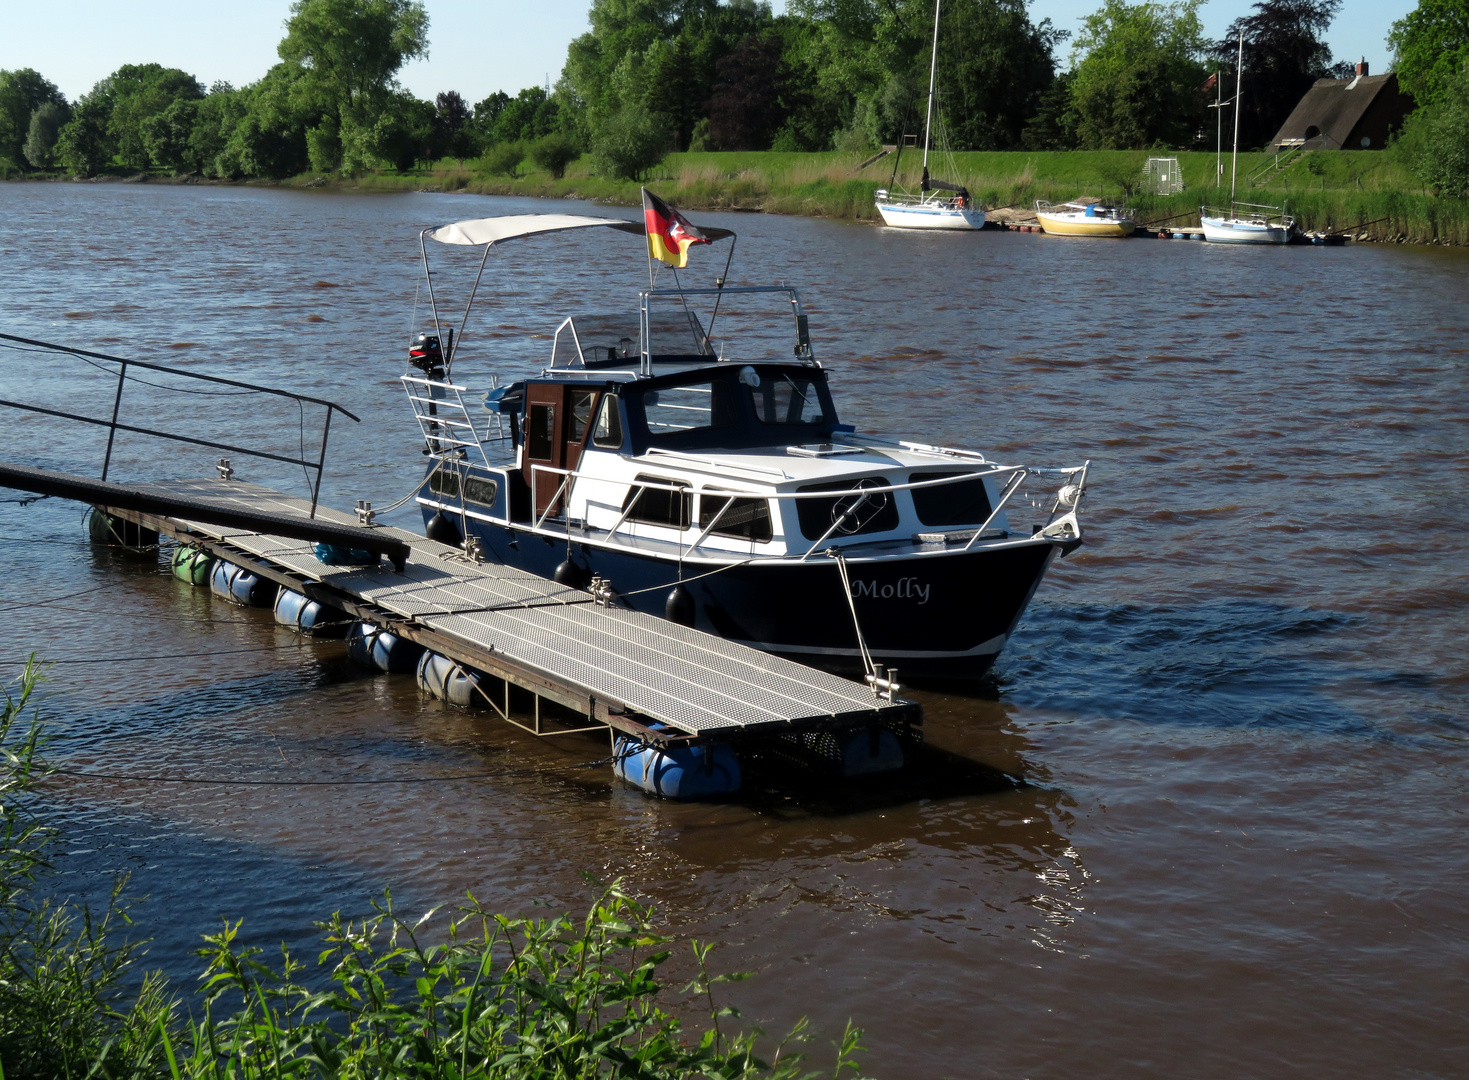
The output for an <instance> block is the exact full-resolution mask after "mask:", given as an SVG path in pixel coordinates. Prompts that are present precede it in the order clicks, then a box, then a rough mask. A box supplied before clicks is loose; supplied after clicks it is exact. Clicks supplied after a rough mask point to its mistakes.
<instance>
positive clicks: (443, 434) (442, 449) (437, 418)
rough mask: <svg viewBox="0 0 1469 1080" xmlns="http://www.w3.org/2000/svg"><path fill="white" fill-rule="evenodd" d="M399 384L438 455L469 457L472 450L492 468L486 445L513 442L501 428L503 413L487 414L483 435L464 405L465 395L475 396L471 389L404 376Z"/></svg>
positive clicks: (431, 450) (429, 446) (428, 441)
mask: <svg viewBox="0 0 1469 1080" xmlns="http://www.w3.org/2000/svg"><path fill="white" fill-rule="evenodd" d="M399 381H400V382H401V383H402V384H403V390H404V392H405V393H406V394H407V395H408V402H409V404H410V405H412V407H413V417H414V419H415V420H417V421H418V430H419V431H420V432H421V433H422V434H423V441H424V443H425V445H427V446H428V448H429V450H430V452H431V453H433V454H435V455H437V456H450V455H453V454H455V453H464V454H466V455H468V454H469V453H470V451H471V448H472V449H473V451H474V453H477V454H478V456H479V460H480V462H481V463H483V464H484V465H485V467H486V468H488V467H489V465H490V459H489V457H488V455H487V454H486V453H485V444H486V443H495V442H502V443H509V442H510V436H509V435H508V434H506V433H505V431H504V430H503V428H501V427H500V426H499V423H500V420H501V416H500V414H499V413H487V414H486V417H485V431H484V434H481V433H480V431H479V429H478V428H477V427H476V426H475V423H474V418H473V417H472V416H471V415H470V412H469V407H468V406H467V405H465V403H464V395H465V394H466V393H472V391H471V390H470V388H469V387H467V386H463V385H461V384H459V383H454V382H448V381H446V380H443V379H431V378H428V377H426V376H421V375H403V376H400V378H399Z"/></svg>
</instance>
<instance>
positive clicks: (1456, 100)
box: [1403, 60, 1469, 199]
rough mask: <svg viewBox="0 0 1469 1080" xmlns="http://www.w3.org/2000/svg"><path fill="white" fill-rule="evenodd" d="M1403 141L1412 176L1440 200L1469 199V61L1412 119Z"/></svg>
mask: <svg viewBox="0 0 1469 1080" xmlns="http://www.w3.org/2000/svg"><path fill="white" fill-rule="evenodd" d="M1403 141H1404V142H1405V143H1407V144H1408V145H1409V146H1410V147H1411V148H1412V154H1411V158H1410V162H1411V166H1412V169H1413V172H1414V173H1416V174H1417V176H1418V178H1419V179H1420V180H1422V181H1423V182H1424V183H1425V184H1427V185H1429V187H1431V188H1433V190H1434V191H1435V192H1436V193H1437V194H1438V195H1441V196H1447V197H1448V198H1453V199H1462V198H1465V197H1469V60H1466V61H1464V63H1463V64H1461V65H1460V67H1459V70H1458V72H1457V73H1456V74H1455V75H1454V76H1453V77H1452V78H1449V79H1446V80H1444V81H1443V82H1442V83H1441V84H1440V85H1439V87H1438V90H1437V97H1436V98H1435V99H1434V100H1433V101H1431V102H1430V103H1429V104H1428V105H1425V106H1423V107H1422V108H1420V109H1418V110H1417V111H1416V112H1414V113H1413V114H1412V115H1410V116H1409V117H1408V119H1407V121H1406V123H1405V124H1404V131H1403Z"/></svg>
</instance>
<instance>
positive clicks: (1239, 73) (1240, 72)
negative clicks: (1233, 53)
mask: <svg viewBox="0 0 1469 1080" xmlns="http://www.w3.org/2000/svg"><path fill="white" fill-rule="evenodd" d="M1244 82H1245V30H1244V27H1240V31H1239V59H1238V60H1236V61H1235V64H1234V151H1233V152H1232V153H1231V154H1230V157H1229V212H1230V213H1231V214H1232V213H1234V187H1235V179H1236V177H1238V175H1239V107H1240V99H1241V93H1240V91H1241V90H1243V89H1244Z"/></svg>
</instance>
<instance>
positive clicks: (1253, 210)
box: [1199, 30, 1296, 244]
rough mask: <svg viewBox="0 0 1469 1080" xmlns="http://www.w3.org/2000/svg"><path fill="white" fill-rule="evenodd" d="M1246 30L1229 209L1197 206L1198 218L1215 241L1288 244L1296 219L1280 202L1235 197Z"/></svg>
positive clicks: (1237, 90) (1238, 67)
mask: <svg viewBox="0 0 1469 1080" xmlns="http://www.w3.org/2000/svg"><path fill="white" fill-rule="evenodd" d="M1244 69H1245V33H1244V31H1243V30H1241V31H1240V35H1239V59H1238V61H1237V62H1236V64H1235V72H1236V75H1235V87H1234V152H1233V154H1232V155H1231V157H1230V165H1229V209H1228V210H1224V209H1222V208H1220V207H1215V206H1201V207H1199V220H1200V222H1201V223H1202V224H1203V227H1204V239H1205V240H1209V241H1212V242H1213V243H1216V244H1288V243H1290V238H1291V236H1292V234H1293V233H1294V232H1295V229H1296V220H1295V218H1293V217H1291V216H1290V215H1289V214H1287V213H1285V208H1284V207H1281V206H1265V205H1262V204H1260V203H1242V202H1238V201H1236V199H1235V187H1236V182H1237V180H1238V176H1239V107H1240V100H1241V97H1242V89H1243V86H1244V74H1245V71H1244Z"/></svg>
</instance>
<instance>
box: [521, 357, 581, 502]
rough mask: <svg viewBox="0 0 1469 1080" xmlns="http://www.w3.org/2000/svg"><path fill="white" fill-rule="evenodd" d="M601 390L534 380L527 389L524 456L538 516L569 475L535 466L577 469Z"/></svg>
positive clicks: (527, 477) (524, 465) (553, 500)
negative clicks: (565, 475) (535, 381)
mask: <svg viewBox="0 0 1469 1080" xmlns="http://www.w3.org/2000/svg"><path fill="white" fill-rule="evenodd" d="M597 397H598V392H597V391H596V390H589V389H587V388H586V387H583V386H567V385H566V384H565V383H531V384H530V385H528V386H527V387H526V389H525V436H524V438H525V454H524V455H523V457H522V459H521V460H522V462H523V465H522V468H523V470H524V475H525V482H526V484H527V486H529V487H530V488H531V490H532V491H533V492H535V516H536V517H537V518H539V517H540V516H541V515H542V514H544V513H545V512H546V509H547V508H548V507H550V506H551V505H552V504H553V502H563V503H564V500H557V498H556V493H557V491H559V490H560V488H561V483H562V481H563V480H565V479H566V478H565V477H564V476H562V475H561V474H560V473H553V472H545V471H538V470H536V469H535V466H537V465H541V466H549V467H551V468H554V469H575V468H576V466H577V463H578V462H580V461H581V452H582V447H583V445H584V444H585V443H586V440H587V434H588V432H589V429H590V428H591V423H592V414H593V411H594V410H595V408H596V405H597Z"/></svg>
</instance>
